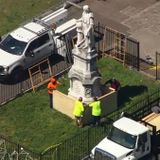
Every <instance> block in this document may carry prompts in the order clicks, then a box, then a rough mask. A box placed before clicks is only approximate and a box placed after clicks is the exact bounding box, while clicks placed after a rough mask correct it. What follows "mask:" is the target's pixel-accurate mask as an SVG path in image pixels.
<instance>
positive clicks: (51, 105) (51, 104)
mask: <svg viewBox="0 0 160 160" xmlns="http://www.w3.org/2000/svg"><path fill="white" fill-rule="evenodd" d="M49 103H50V108H51V109H53V94H49Z"/></svg>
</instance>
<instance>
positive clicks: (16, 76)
mask: <svg viewBox="0 0 160 160" xmlns="http://www.w3.org/2000/svg"><path fill="white" fill-rule="evenodd" d="M22 77H23V70H22V69H21V68H16V69H14V70H13V72H12V74H11V80H10V81H11V82H14V83H18V82H20V81H21V80H22Z"/></svg>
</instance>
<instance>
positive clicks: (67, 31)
mask: <svg viewBox="0 0 160 160" xmlns="http://www.w3.org/2000/svg"><path fill="white" fill-rule="evenodd" d="M67 14H68V11H67V10H66V9H64V8H60V9H59V10H57V11H55V12H52V13H50V14H49V15H46V16H45V17H43V18H41V19H36V18H35V19H34V20H33V21H31V22H29V23H27V24H25V25H22V26H20V27H19V28H17V29H15V30H14V31H12V32H10V33H9V34H8V35H7V36H5V38H2V40H1V41H0V80H4V79H8V78H11V80H12V81H14V82H15V81H16V82H17V81H19V79H20V78H21V77H22V73H23V71H24V70H26V69H28V68H29V67H31V66H33V65H34V64H36V63H38V62H40V61H41V60H43V59H46V58H48V57H49V56H50V55H53V54H60V55H61V56H66V52H67V48H66V47H67V46H66V39H65V38H64V37H66V35H70V36H75V28H76V20H75V19H71V20H67V19H66V17H67ZM65 20H67V22H65ZM53 27H54V28H53ZM73 30H74V33H72V31H73ZM71 33H72V35H71ZM73 34H74V35H73Z"/></svg>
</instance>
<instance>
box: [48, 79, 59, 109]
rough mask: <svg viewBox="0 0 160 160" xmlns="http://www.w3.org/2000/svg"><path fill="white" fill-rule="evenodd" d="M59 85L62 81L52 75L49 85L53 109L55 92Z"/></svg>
mask: <svg viewBox="0 0 160 160" xmlns="http://www.w3.org/2000/svg"><path fill="white" fill-rule="evenodd" d="M58 85H60V83H59V82H58V81H57V80H56V78H54V77H52V78H51V80H50V82H49V83H48V86H47V89H48V94H49V101H50V108H51V109H53V92H54V90H56V87H57V86H58Z"/></svg>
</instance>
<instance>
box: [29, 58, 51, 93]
mask: <svg viewBox="0 0 160 160" xmlns="http://www.w3.org/2000/svg"><path fill="white" fill-rule="evenodd" d="M44 65H47V67H48V70H49V76H51V75H52V70H51V66H50V62H49V59H48V58H47V59H45V60H43V61H41V62H40V63H38V64H36V65H34V66H32V67H30V68H29V69H28V72H29V77H30V81H31V86H32V90H33V91H34V92H35V90H36V88H37V87H38V86H40V85H41V84H42V83H44V76H43V72H42V70H43V67H42V66H44Z"/></svg>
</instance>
